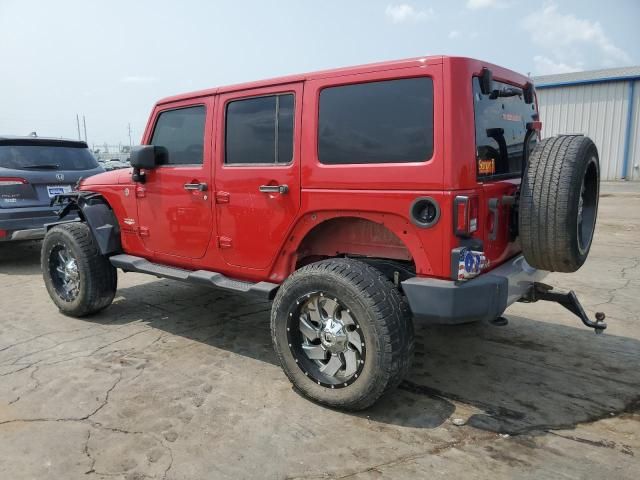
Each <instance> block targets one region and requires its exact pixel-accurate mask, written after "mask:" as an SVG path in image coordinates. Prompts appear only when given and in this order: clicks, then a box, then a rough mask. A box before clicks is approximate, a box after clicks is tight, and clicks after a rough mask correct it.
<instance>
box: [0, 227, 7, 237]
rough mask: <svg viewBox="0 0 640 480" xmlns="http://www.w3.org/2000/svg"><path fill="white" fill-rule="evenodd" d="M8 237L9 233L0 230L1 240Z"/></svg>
mask: <svg viewBox="0 0 640 480" xmlns="http://www.w3.org/2000/svg"><path fill="white" fill-rule="evenodd" d="M6 236H7V231H6V230H2V229H1V228H0V238H4V237H6Z"/></svg>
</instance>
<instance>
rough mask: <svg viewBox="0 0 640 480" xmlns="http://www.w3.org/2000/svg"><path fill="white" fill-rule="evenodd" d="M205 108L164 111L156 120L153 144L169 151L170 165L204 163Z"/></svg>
mask: <svg viewBox="0 0 640 480" xmlns="http://www.w3.org/2000/svg"><path fill="white" fill-rule="evenodd" d="M204 121H205V108H204V106H202V105H199V106H197V107H188V108H180V109H178V110H169V111H166V112H162V113H161V114H160V116H159V117H158V121H157V122H156V127H155V130H154V131H153V137H152V138H151V145H159V146H163V147H165V148H166V149H167V150H168V151H169V159H168V161H167V164H168V165H199V164H202V160H203V153H204Z"/></svg>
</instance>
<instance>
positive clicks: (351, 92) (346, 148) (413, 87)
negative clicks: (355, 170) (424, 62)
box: [318, 77, 433, 165]
mask: <svg viewBox="0 0 640 480" xmlns="http://www.w3.org/2000/svg"><path fill="white" fill-rule="evenodd" d="M432 155H433V80H432V79H431V78H428V77H419V78H406V79H397V80H386V81H380V82H370V83H359V84H353V85H343V86H338V87H328V88H325V89H324V90H322V91H321V92H320V112H319V118H318V158H319V160H320V162H321V163H324V164H330V165H335V164H363V163H403V162H426V161H427V160H429V159H430V158H431V157H432Z"/></svg>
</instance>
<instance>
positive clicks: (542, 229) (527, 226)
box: [519, 135, 600, 272]
mask: <svg viewBox="0 0 640 480" xmlns="http://www.w3.org/2000/svg"><path fill="white" fill-rule="evenodd" d="M599 189H600V167H599V162H598V150H597V148H596V146H595V144H594V143H593V141H591V139H590V138H589V137H584V136H581V135H566V136H560V137H551V138H547V139H545V140H543V141H542V142H540V143H539V144H538V145H536V147H535V148H534V150H533V151H532V152H531V155H530V157H529V162H528V165H527V170H526V172H525V175H524V179H523V182H522V187H521V193H520V206H519V231H520V242H521V244H522V252H523V253H524V256H525V258H526V260H527V262H528V263H529V264H530V265H531V266H533V267H535V268H539V269H542V270H548V271H551V272H575V271H576V270H578V269H579V268H580V267H581V266H582V264H583V263H584V262H585V260H586V259H587V256H588V255H589V249H590V248H591V242H592V240H593V233H594V231H595V226H596V217H597V213H598V193H599Z"/></svg>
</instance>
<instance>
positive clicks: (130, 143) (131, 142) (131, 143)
mask: <svg viewBox="0 0 640 480" xmlns="http://www.w3.org/2000/svg"><path fill="white" fill-rule="evenodd" d="M128 127H129V148H131V147H132V146H133V141H132V140H131V123H129V125H128Z"/></svg>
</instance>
